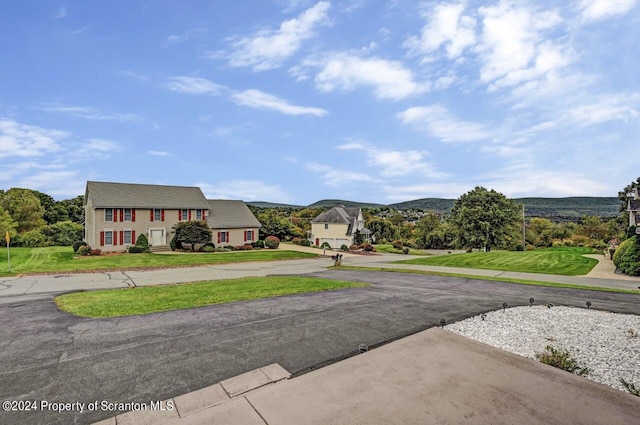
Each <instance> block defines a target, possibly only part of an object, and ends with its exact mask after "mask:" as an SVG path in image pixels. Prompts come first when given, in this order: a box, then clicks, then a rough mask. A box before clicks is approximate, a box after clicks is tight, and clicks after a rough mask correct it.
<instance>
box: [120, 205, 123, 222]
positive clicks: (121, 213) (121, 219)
mask: <svg viewBox="0 0 640 425" xmlns="http://www.w3.org/2000/svg"><path fill="white" fill-rule="evenodd" d="M120 221H124V208H120Z"/></svg>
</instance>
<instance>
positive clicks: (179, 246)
mask: <svg viewBox="0 0 640 425" xmlns="http://www.w3.org/2000/svg"><path fill="white" fill-rule="evenodd" d="M169 248H171V251H175V250H176V249H182V243H180V241H179V240H178V238H176V237H175V236H174V237H173V238H171V242H169Z"/></svg>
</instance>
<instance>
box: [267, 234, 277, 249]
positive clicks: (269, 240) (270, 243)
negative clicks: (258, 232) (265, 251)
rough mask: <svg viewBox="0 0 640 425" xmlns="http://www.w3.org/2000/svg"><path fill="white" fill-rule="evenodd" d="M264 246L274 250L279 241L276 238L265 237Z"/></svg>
mask: <svg viewBox="0 0 640 425" xmlns="http://www.w3.org/2000/svg"><path fill="white" fill-rule="evenodd" d="M264 245H265V246H266V247H267V248H269V249H276V248H278V246H279V245H280V239H278V238H277V237H276V236H273V235H271V236H267V237H266V238H265V240H264Z"/></svg>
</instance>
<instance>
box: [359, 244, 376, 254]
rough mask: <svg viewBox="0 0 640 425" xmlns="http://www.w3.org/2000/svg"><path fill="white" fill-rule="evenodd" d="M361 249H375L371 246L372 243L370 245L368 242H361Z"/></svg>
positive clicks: (371, 250)
mask: <svg viewBox="0 0 640 425" xmlns="http://www.w3.org/2000/svg"><path fill="white" fill-rule="evenodd" d="M362 249H364V250H365V251H367V252H373V251H375V249H374V248H373V245H371V244H370V243H364V244H362Z"/></svg>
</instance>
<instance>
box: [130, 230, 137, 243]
mask: <svg viewBox="0 0 640 425" xmlns="http://www.w3.org/2000/svg"><path fill="white" fill-rule="evenodd" d="M131 243H132V244H134V243H136V231H135V230H132V231H131Z"/></svg>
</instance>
